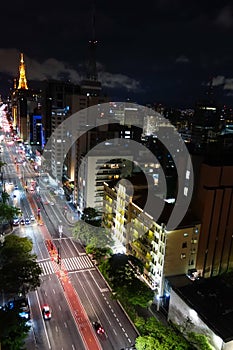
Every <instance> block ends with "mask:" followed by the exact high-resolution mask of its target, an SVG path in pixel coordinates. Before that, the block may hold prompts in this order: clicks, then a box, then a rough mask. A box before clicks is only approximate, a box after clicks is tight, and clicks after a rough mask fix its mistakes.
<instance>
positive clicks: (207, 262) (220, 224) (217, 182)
mask: <svg viewBox="0 0 233 350" xmlns="http://www.w3.org/2000/svg"><path fill="white" fill-rule="evenodd" d="M193 163H194V169H195V170H194V173H195V174H196V177H195V179H196V184H195V189H194V195H193V199H192V203H191V207H192V211H193V212H194V213H195V215H196V216H197V217H198V219H199V220H200V222H201V231H200V238H199V246H198V255H197V270H198V271H199V272H200V274H201V275H202V276H203V277H212V276H216V275H218V274H220V273H223V272H225V271H229V270H230V269H232V267H233V201H232V198H233V164H232V158H228V157H227V158H226V157H225V159H224V157H223V155H221V157H220V159H217V156H215V159H204V160H202V159H201V160H200V161H199V165H198V166H197V167H196V168H195V163H196V164H197V163H198V161H197V160H195V161H193Z"/></svg>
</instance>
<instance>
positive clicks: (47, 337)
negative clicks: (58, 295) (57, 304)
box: [36, 290, 51, 349]
mask: <svg viewBox="0 0 233 350" xmlns="http://www.w3.org/2000/svg"><path fill="white" fill-rule="evenodd" d="M36 298H37V302H38V305H40V301H39V297H38V292H37V290H36ZM39 307H40V306H39ZM41 318H42V322H43V327H44V331H45V335H46V339H47V342H48V346H49V349H51V344H50V341H49V336H48V333H47V330H46V327H45V322H44V319H43V317H42V315H41Z"/></svg>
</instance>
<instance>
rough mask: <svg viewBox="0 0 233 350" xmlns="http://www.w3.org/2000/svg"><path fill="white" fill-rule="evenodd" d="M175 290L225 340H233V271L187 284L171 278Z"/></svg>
mask: <svg viewBox="0 0 233 350" xmlns="http://www.w3.org/2000/svg"><path fill="white" fill-rule="evenodd" d="M169 282H170V284H171V286H172V288H173V290H174V291H175V292H176V293H177V294H178V295H179V296H180V297H181V298H182V299H183V300H184V301H185V302H186V303H187V304H188V305H189V306H190V307H192V308H193V309H194V310H195V311H196V312H197V313H198V315H199V317H200V318H201V319H202V320H203V322H205V323H206V324H207V325H208V326H209V328H210V329H212V330H213V331H214V332H215V333H216V334H217V335H219V336H220V337H221V339H223V341H224V342H228V341H231V340H233V327H232V324H233V298H232V295H233V273H228V274H223V275H221V276H216V277H212V278H208V279H199V280H195V281H193V282H192V283H188V284H186V285H184V284H179V283H177V282H176V281H175V279H173V280H171V279H169Z"/></svg>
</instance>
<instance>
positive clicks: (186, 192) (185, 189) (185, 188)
mask: <svg viewBox="0 0 233 350" xmlns="http://www.w3.org/2000/svg"><path fill="white" fill-rule="evenodd" d="M184 195H185V196H186V197H187V195H188V187H184Z"/></svg>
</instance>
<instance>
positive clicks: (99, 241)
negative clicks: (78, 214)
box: [73, 220, 113, 248]
mask: <svg viewBox="0 0 233 350" xmlns="http://www.w3.org/2000/svg"><path fill="white" fill-rule="evenodd" d="M73 236H74V237H75V238H76V239H79V240H80V241H81V243H82V244H83V245H85V246H87V245H92V246H94V247H98V248H106V247H110V246H111V245H112V242H113V241H112V238H111V233H110V231H109V229H106V228H104V227H93V226H92V225H91V224H89V223H88V222H85V221H83V220H79V221H77V223H76V224H75V227H74V229H73Z"/></svg>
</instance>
